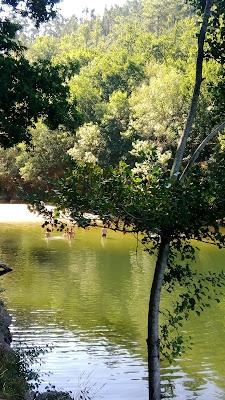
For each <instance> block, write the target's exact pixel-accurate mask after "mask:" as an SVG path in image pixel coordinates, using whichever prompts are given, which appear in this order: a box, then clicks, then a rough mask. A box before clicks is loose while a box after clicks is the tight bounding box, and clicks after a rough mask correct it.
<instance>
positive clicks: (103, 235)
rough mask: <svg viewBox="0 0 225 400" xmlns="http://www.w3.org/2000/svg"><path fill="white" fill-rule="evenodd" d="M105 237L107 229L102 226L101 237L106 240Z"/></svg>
mask: <svg viewBox="0 0 225 400" xmlns="http://www.w3.org/2000/svg"><path fill="white" fill-rule="evenodd" d="M106 235H107V229H106V227H105V226H103V228H102V237H104V238H106Z"/></svg>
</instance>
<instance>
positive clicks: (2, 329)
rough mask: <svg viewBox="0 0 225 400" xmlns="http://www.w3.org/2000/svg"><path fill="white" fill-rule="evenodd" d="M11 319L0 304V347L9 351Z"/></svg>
mask: <svg viewBox="0 0 225 400" xmlns="http://www.w3.org/2000/svg"><path fill="white" fill-rule="evenodd" d="M10 324H11V317H10V316H9V314H8V313H7V311H6V309H5V307H4V304H3V303H2V302H0V347H1V348H6V349H9V347H10V344H11V342H12V336H11V333H10V330H9V326H10Z"/></svg>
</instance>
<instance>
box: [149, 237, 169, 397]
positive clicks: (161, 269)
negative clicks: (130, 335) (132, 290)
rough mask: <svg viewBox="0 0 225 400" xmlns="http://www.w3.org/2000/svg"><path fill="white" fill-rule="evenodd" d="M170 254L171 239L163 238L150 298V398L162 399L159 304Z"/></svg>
mask: <svg viewBox="0 0 225 400" xmlns="http://www.w3.org/2000/svg"><path fill="white" fill-rule="evenodd" d="M168 255H169V239H168V238H162V239H161V243H160V247H159V253H158V257H157V261H156V267H155V272H154V278H153V282H152V288H151V293H150V300H149V312H148V338H147V345H148V372H149V400H160V399H161V388H160V345H159V306H160V294H161V288H162V284H163V279H164V273H165V269H166V266H167V261H168Z"/></svg>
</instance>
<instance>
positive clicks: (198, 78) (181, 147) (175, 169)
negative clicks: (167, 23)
mask: <svg viewBox="0 0 225 400" xmlns="http://www.w3.org/2000/svg"><path fill="white" fill-rule="evenodd" d="M213 3H214V0H206V4H205V10H204V14H203V20H202V26H201V29H200V32H199V37H198V54H197V61H196V74H195V85H194V90H193V95H192V100H191V106H190V110H189V114H188V117H187V120H186V124H185V127H184V132H183V134H182V135H181V137H180V140H179V142H178V146H177V151H176V155H175V158H174V162H173V166H172V169H171V176H176V174H177V173H179V172H180V168H181V164H182V161H183V157H184V152H185V149H186V145H187V140H188V138H189V136H190V134H191V130H192V126H193V123H194V120H195V117H196V112H197V106H198V101H199V95H200V89H201V84H202V80H203V78H202V67H203V60H204V44H205V36H206V32H207V27H208V22H209V17H210V15H211V8H212V5H213Z"/></svg>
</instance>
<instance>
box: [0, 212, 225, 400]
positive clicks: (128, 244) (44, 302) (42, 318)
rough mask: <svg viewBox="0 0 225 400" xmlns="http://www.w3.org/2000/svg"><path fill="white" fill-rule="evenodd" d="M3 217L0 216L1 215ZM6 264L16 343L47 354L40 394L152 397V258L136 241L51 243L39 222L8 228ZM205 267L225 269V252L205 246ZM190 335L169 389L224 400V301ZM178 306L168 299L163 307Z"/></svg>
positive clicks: (2, 252)
mask: <svg viewBox="0 0 225 400" xmlns="http://www.w3.org/2000/svg"><path fill="white" fill-rule="evenodd" d="M0 219H1V218H0ZM0 259H2V260H4V262H6V263H8V264H9V265H11V266H12V267H13V269H14V271H13V272H12V273H10V274H8V275H6V276H5V277H3V278H2V279H1V286H2V287H4V288H5V292H4V293H3V297H4V299H5V300H6V302H7V306H8V309H9V310H10V313H11V315H12V321H13V323H12V332H13V339H14V341H13V343H14V346H20V347H24V348H27V347H28V348H32V347H33V346H35V347H40V348H43V349H46V348H48V351H47V352H46V353H45V354H44V355H42V357H41V358H42V363H41V365H38V364H37V363H36V364H34V367H35V368H38V369H39V370H40V373H41V380H42V382H41V389H43V390H44V387H45V386H47V385H49V383H50V384H52V385H55V386H56V387H57V389H62V390H71V392H72V393H73V395H74V396H78V394H79V393H80V390H82V389H85V388H86V389H87V390H88V391H89V393H90V395H91V397H92V399H94V398H95V399H105V400H117V399H118V400H119V399H122V400H134V399H135V400H142V399H143V400H144V399H147V380H146V379H147V364H146V362H147V358H146V345H145V338H146V320H147V307H148V296H149V286H150V282H151V278H152V271H153V267H154V259H153V258H151V257H150V256H149V255H148V254H147V253H146V252H144V251H143V250H142V248H141V246H140V245H139V246H138V247H137V241H136V239H135V237H133V236H132V235H122V234H119V233H114V232H109V233H108V236H107V238H106V239H101V237H100V230H99V229H91V230H85V231H84V230H82V229H79V230H77V231H76V236H75V239H73V240H72V241H68V240H66V239H64V238H63V237H62V236H61V234H60V233H56V234H55V235H54V237H52V238H51V239H49V240H47V239H45V238H44V234H43V231H42V229H41V227H40V223H37V222H36V223H34V222H32V221H31V220H27V221H24V222H23V223H22V222H21V221H20V223H19V222H17V223H11V222H6V221H2V222H1V224H0ZM197 267H198V269H199V270H209V269H210V270H212V271H215V270H219V269H222V268H224V269H225V251H224V250H218V249H216V248H215V247H213V246H207V245H201V251H200V252H199V254H198V256H197ZM221 300H222V301H221V303H219V304H217V303H216V304H213V306H212V307H211V308H210V309H207V310H206V311H205V312H204V313H203V314H202V315H201V316H200V317H198V316H195V315H193V316H192V317H191V318H190V320H189V321H188V322H187V323H186V324H185V326H184V328H183V333H184V335H185V336H189V335H191V336H192V342H193V345H192V348H191V349H188V350H187V351H186V353H185V354H184V355H183V357H182V358H181V359H179V360H176V361H175V362H174V363H173V365H172V366H168V365H167V364H165V363H163V364H162V379H163V386H164V390H165V391H166V392H167V394H168V395H169V393H171V395H170V396H169V397H170V398H175V399H182V400H183V399H184V400H186V399H201V400H208V399H212V400H216V399H225V345H224V341H225V295H224V298H222V299H221ZM167 302H170V299H169V297H168V295H166V294H165V295H164V298H163V304H164V305H165V304H166V303H167Z"/></svg>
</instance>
